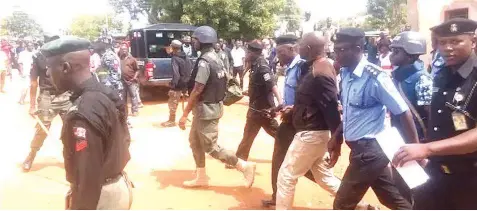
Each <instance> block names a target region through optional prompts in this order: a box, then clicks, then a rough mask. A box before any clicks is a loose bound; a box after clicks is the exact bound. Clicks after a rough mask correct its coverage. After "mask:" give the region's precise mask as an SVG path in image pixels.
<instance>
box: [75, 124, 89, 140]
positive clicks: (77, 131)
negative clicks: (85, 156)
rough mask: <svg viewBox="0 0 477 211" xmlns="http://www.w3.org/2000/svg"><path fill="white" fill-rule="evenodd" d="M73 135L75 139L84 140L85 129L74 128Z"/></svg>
mask: <svg viewBox="0 0 477 211" xmlns="http://www.w3.org/2000/svg"><path fill="white" fill-rule="evenodd" d="M73 134H74V135H75V137H76V138H81V139H85V138H86V129H84V128H82V127H74V128H73Z"/></svg>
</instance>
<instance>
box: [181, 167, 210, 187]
mask: <svg viewBox="0 0 477 211" xmlns="http://www.w3.org/2000/svg"><path fill="white" fill-rule="evenodd" d="M182 184H183V185H184V187H186V188H198V187H207V186H209V177H207V173H206V172H205V168H197V169H196V171H195V178H194V179H193V180H189V181H185V182H184V183H182Z"/></svg>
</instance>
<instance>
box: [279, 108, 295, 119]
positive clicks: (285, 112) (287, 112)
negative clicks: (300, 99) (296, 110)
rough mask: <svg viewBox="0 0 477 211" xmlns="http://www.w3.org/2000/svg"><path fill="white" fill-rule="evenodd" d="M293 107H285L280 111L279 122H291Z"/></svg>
mask: <svg viewBox="0 0 477 211" xmlns="http://www.w3.org/2000/svg"><path fill="white" fill-rule="evenodd" d="M292 111H293V106H285V107H284V108H283V109H282V110H281V111H280V113H281V121H282V122H287V121H291V116H292Z"/></svg>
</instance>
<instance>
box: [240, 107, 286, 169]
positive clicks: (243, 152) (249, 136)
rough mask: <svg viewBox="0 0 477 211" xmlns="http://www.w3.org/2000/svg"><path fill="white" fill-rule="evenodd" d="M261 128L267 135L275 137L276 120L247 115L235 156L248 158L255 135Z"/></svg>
mask: <svg viewBox="0 0 477 211" xmlns="http://www.w3.org/2000/svg"><path fill="white" fill-rule="evenodd" d="M261 128H263V129H264V130H265V131H266V132H267V133H268V135H270V136H272V137H275V135H276V133H277V128H278V122H277V120H275V119H272V118H266V117H262V116H260V115H253V116H251V117H247V121H246V122H245V128H244V129H243V138H242V142H240V144H239V146H238V149H237V152H236V155H237V158H240V159H242V160H248V155H249V154H250V149H251V148H252V144H253V141H254V140H255V137H257V135H258V132H259V131H260V129H261Z"/></svg>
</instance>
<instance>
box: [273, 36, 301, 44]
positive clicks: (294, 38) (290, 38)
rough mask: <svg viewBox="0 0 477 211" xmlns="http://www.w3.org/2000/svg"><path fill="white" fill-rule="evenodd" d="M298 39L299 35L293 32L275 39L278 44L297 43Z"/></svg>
mask: <svg viewBox="0 0 477 211" xmlns="http://www.w3.org/2000/svg"><path fill="white" fill-rule="evenodd" d="M297 41H298V37H297V36H295V35H292V34H288V35H282V36H280V37H277V39H276V40H275V42H276V43H277V45H285V44H295V43H296V42H297Z"/></svg>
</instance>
